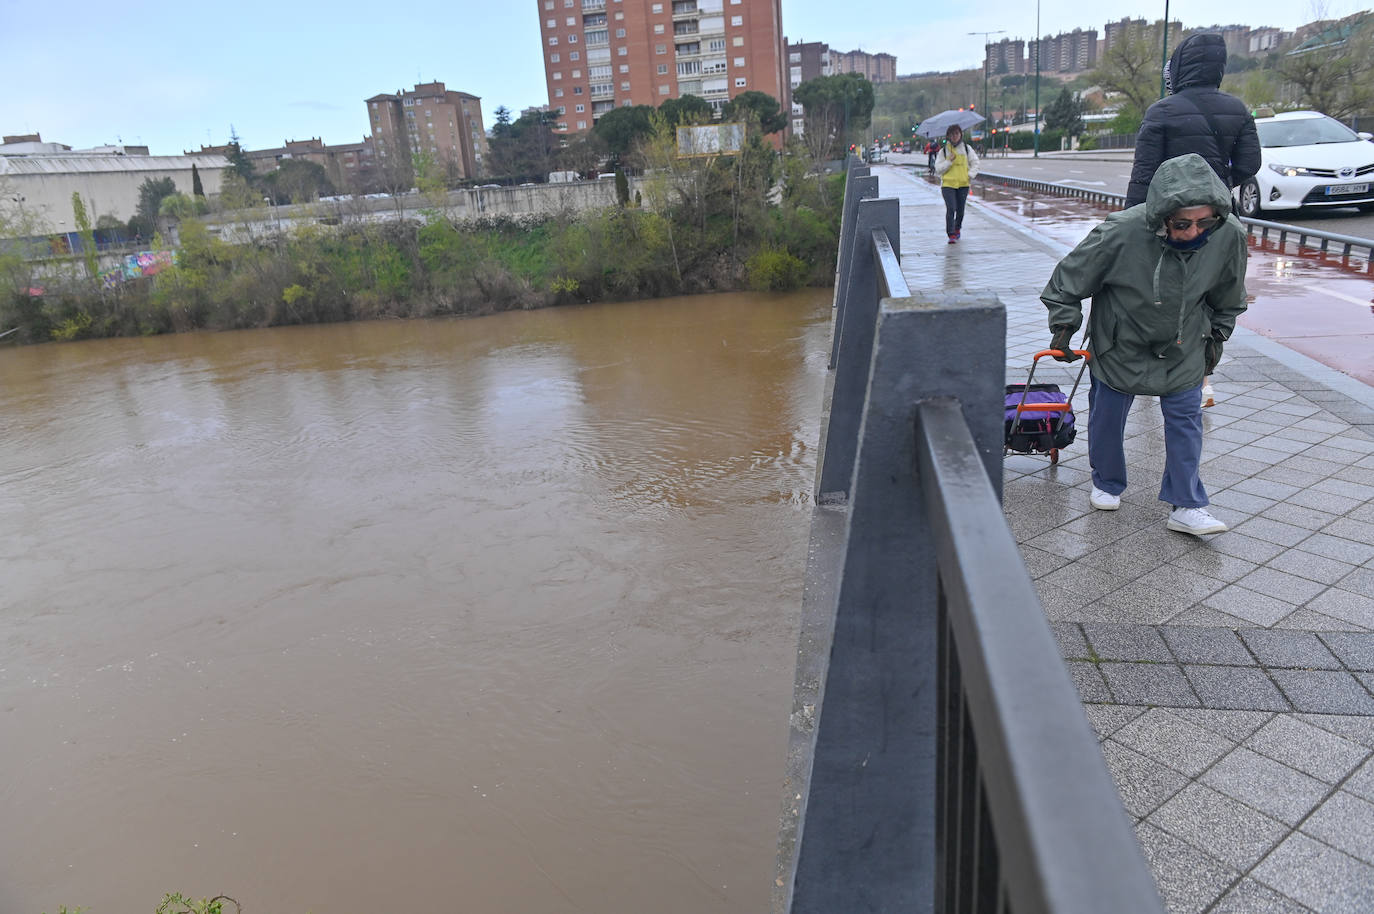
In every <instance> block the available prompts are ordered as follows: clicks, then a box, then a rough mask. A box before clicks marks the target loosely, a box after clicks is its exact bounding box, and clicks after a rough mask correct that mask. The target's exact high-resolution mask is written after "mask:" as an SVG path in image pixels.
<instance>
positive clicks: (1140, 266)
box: [1040, 153, 1246, 536]
mask: <svg viewBox="0 0 1374 914" xmlns="http://www.w3.org/2000/svg"><path fill="white" fill-rule="evenodd" d="M1230 212H1231V194H1230V191H1229V190H1228V189H1227V187H1226V185H1225V184H1224V183H1222V181H1221V179H1220V178H1218V177H1217V176H1216V173H1215V172H1213V171H1212V169H1211V168H1210V167H1209V166H1208V164H1207V162H1206V161H1205V160H1204V159H1203V158H1202V157H1201V156H1199V155H1196V154H1193V153H1190V154H1188V155H1185V156H1179V157H1176V158H1172V159H1168V160H1167V161H1165V162H1164V164H1163V165H1161V166H1160V167H1159V172H1158V173H1157V174H1156V175H1155V177H1154V180H1153V181H1152V182H1151V184H1150V190H1149V194H1148V196H1147V197H1146V200H1145V204H1144V205H1143V206H1133V207H1131V208H1130V209H1125V210H1122V211H1120V212H1116V213H1113V214H1112V215H1110V216H1108V217H1107V220H1106V221H1105V222H1103V223H1102V224H1101V225H1099V226H1098V227H1097V228H1095V229H1093V230H1092V232H1091V233H1090V234H1089V235H1088V237H1087V238H1085V239H1083V241H1082V242H1080V243H1079V245H1078V247H1076V248H1074V249H1073V250H1072V251H1071V252H1070V253H1069V254H1068V256H1067V257H1065V258H1064V259H1063V260H1062V261H1060V262H1059V266H1057V267H1055V270H1054V275H1053V276H1051V277H1050V281H1049V283H1047V284H1046V285H1045V288H1044V290H1043V291H1042V292H1041V293H1040V299H1041V301H1043V302H1044V303H1045V307H1046V308H1048V309H1049V324H1050V330H1051V332H1052V333H1053V336H1052V337H1051V341H1050V348H1051V349H1057V350H1060V352H1061V355H1057V356H1055V358H1056V359H1059V360H1060V361H1063V362H1071V361H1074V360H1075V359H1077V358H1078V356H1077V355H1075V354H1074V353H1073V351H1072V350H1071V349H1070V348H1069V347H1070V341H1071V340H1072V338H1073V334H1074V333H1075V332H1076V331H1077V330H1078V328H1079V326H1080V325H1081V324H1082V322H1083V299H1085V298H1091V299H1092V310H1091V311H1090V312H1089V315H1088V349H1089V351H1090V352H1091V354H1092V361H1091V362H1090V363H1089V366H1088V367H1089V369H1090V370H1091V372H1092V385H1091V387H1090V388H1089V390H1088V463H1089V465H1090V466H1091V468H1092V493H1091V494H1090V495H1089V497H1088V501H1089V504H1091V505H1092V507H1094V508H1096V509H1098V510H1100V511H1114V510H1116V509H1117V508H1119V507H1121V493H1122V492H1123V491H1124V490H1125V488H1126V467H1127V463H1126V455H1125V444H1124V437H1125V432H1126V418H1127V415H1128V414H1129V412H1130V409H1131V403H1132V401H1133V400H1134V399H1135V397H1137V396H1147V397H1158V398H1159V408H1160V412H1161V413H1163V417H1164V476H1163V479H1162V480H1161V482H1160V487H1159V499H1160V501H1163V502H1167V503H1168V504H1169V505H1171V506H1172V510H1171V511H1170V513H1169V519H1168V522H1167V527H1168V528H1169V529H1170V530H1177V531H1179V532H1182V533H1191V534H1193V535H1195V536H1201V535H1203V534H1208V533H1223V532H1225V530H1226V524H1224V523H1223V522H1221V521H1220V520H1217V518H1215V517H1213V516H1212V514H1211V513H1210V512H1208V511H1207V505H1208V498H1207V490H1206V489H1205V488H1204V487H1203V485H1202V480H1201V479H1200V478H1199V466H1200V464H1201V462H1202V379H1203V377H1204V376H1206V375H1209V374H1211V373H1212V369H1214V368H1215V367H1216V364H1217V362H1218V361H1219V360H1220V359H1221V351H1222V345H1223V344H1224V343H1225V342H1226V340H1228V339H1229V338H1230V336H1231V332H1232V331H1233V330H1234V329H1235V326H1236V318H1237V317H1238V316H1239V315H1240V314H1241V312H1243V311H1244V310H1245V259H1246V244H1245V228H1244V227H1243V226H1242V225H1241V224H1240V221H1239V220H1237V219H1236V218H1235V217H1234V216H1231V215H1229V214H1230Z"/></svg>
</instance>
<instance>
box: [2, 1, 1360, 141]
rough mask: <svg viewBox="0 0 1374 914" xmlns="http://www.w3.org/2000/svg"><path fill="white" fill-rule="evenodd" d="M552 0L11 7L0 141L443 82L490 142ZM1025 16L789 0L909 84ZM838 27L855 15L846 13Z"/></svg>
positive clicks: (1259, 19) (276, 111) (96, 135)
mask: <svg viewBox="0 0 1374 914" xmlns="http://www.w3.org/2000/svg"><path fill="white" fill-rule="evenodd" d="M1367 2H1368V0H1365V2H1352V0H1344V2H1342V0H1331V2H1327V3H1325V4H1315V3H1313V2H1311V0H1297V2H1287V0H1251V2H1248V3H1244V4H1240V3H1235V4H1230V3H1228V4H1225V6H1226V7H1227V8H1228V9H1230V10H1231V12H1228V13H1226V14H1224V15H1226V16H1228V17H1229V19H1228V20H1227V21H1234V22H1240V23H1243V24H1245V25H1249V26H1252V27H1256V26H1262V25H1264V26H1275V27H1278V28H1284V29H1293V28H1296V27H1297V26H1298V25H1301V24H1302V23H1304V22H1308V21H1311V20H1313V19H1315V18H1321V17H1322V15H1323V14H1324V15H1325V16H1326V17H1332V18H1334V17H1339V16H1344V15H1348V14H1349V13H1352V12H1355V11H1357V10H1360V9H1364V8H1365V7H1366V3H1367ZM1086 6H1087V4H1084V3H1082V2H1078V0H1042V2H1041V4H1040V7H1039V14H1040V30H1041V32H1042V33H1043V34H1046V35H1054V34H1057V33H1058V32H1061V31H1069V30H1071V29H1073V28H1075V27H1080V28H1093V29H1097V31H1098V33H1099V36H1100V35H1101V32H1102V26H1103V24H1104V23H1105V22H1108V21H1112V20H1117V19H1120V18H1121V17H1122V16H1130V17H1133V18H1134V17H1145V18H1149V19H1158V18H1160V17H1162V16H1163V15H1164V3H1163V2H1159V3H1157V4H1155V5H1153V6H1142V5H1141V4H1140V3H1138V2H1135V0H1102V2H1100V3H1094V4H1092V8H1093V10H1094V13H1093V16H1094V17H1095V18H1085V17H1084V14H1083V13H1082V10H1083V9H1085V7H1086ZM1220 6H1222V5H1221V4H1217V3H1215V2H1203V0H1175V2H1173V3H1172V4H1171V5H1170V6H1169V18H1170V19H1177V20H1180V21H1182V23H1183V25H1184V26H1185V27H1188V28H1194V27H1198V26H1205V25H1215V24H1224V23H1219V22H1218V19H1217V17H1218V15H1219V14H1218V13H1217V12H1216V10H1217V9H1218V8H1219V7H1220ZM541 7H542V4H541V3H540V2H539V0H515V2H509V0H496V2H494V3H489V2H483V3H481V4H478V3H474V2H470V0H469V2H463V0H459V2H457V3H454V2H451V0H450V2H442V3H441V2H436V0H412V2H407V3H400V4H396V5H395V6H391V5H389V4H377V3H366V4H364V3H355V2H352V0H337V2H334V3H330V4H323V3H300V2H292V0H284V2H283V0H276V2H265V0H237V2H233V3H227V4H208V3H176V4H173V3H152V2H146V0H129V2H124V3H110V2H107V0H106V2H100V3H95V2H92V0H71V2H67V3H64V4H60V5H57V6H54V5H51V4H41V3H33V2H24V0H0V61H4V73H5V79H4V84H3V89H2V90H0V133H3V134H21V133H41V134H42V135H43V139H44V140H48V141H55V142H60V143H66V144H68V145H70V146H72V147H74V148H82V147H88V146H95V145H99V144H102V143H116V142H120V141H122V142H125V143H137V144H142V145H147V146H149V147H151V152H153V153H154V154H155V155H171V154H177V153H180V152H182V151H184V150H188V149H189V150H194V149H197V148H198V147H199V145H200V144H202V143H204V144H217V143H224V142H226V141H227V140H228V138H229V130H230V125H233V127H234V128H235V129H236V130H237V132H238V135H239V137H240V139H241V140H242V141H243V144H244V145H245V146H246V147H247V148H250V149H255V148H264V147H271V146H279V145H281V144H282V143H283V141H285V140H287V139H307V138H309V137H312V136H318V137H321V138H322V139H323V140H324V141H325V142H326V143H352V142H357V141H359V140H361V139H362V138H363V135H364V134H365V133H366V131H367V117H366V111H365V109H364V106H363V99H365V98H367V97H369V96H371V95H375V94H377V93H378V92H394V91H396V90H397V89H405V88H410V87H411V86H413V85H414V84H415V83H416V82H428V81H430V80H439V81H441V82H444V83H446V84H447V85H448V87H449V88H451V89H458V90H461V91H464V92H470V93H472V94H473V95H477V96H480V97H481V99H482V113H483V115H484V116H485V118H486V122H487V126H490V125H491V123H492V122H493V120H494V119H495V116H494V112H495V111H496V108H497V107H498V106H500V105H505V106H506V107H508V108H510V109H511V110H512V111H514V112H516V113H518V112H519V111H520V109H522V108H525V107H529V106H532V105H537V104H543V103H545V102H547V101H548V99H547V98H546V97H545V96H544V76H543V67H542V64H541V57H540V37H539V14H540V12H541ZM1036 9H1037V7H1036V5H1035V3H1032V2H1030V0H869V2H867V3H863V4H855V5H852V6H850V5H845V4H840V3H836V2H835V0H783V7H782V12H783V27H784V31H785V32H786V34H787V37H788V39H789V40H790V41H823V42H826V43H828V44H829V45H830V47H831V48H832V49H834V50H840V51H850V50H855V49H861V50H864V51H868V52H870V53H879V52H883V53H888V54H894V55H896V57H897V72H898V73H915V72H923V71H928V70H957V69H967V68H971V67H977V66H978V65H979V64H980V63H981V62H982V59H983V41H984V39H983V36H982V35H970V34H968V33H969V32H982V31H989V32H995V31H998V30H1001V32H1002V34H996V35H993V36H991V40H992V41H997V40H1000V39H1001V38H1024V39H1028V40H1029V39H1031V38H1032V37H1033V36H1034V35H1035V31H1036ZM840 11H842V13H841V12H840Z"/></svg>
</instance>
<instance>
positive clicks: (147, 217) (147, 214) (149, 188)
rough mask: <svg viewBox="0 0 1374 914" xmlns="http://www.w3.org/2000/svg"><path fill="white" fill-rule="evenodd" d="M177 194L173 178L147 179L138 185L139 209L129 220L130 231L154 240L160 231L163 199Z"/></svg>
mask: <svg viewBox="0 0 1374 914" xmlns="http://www.w3.org/2000/svg"><path fill="white" fill-rule="evenodd" d="M176 192H177V185H176V182H175V181H173V180H172V179H171V178H145V179H144V181H143V183H142V184H140V185H138V209H137V211H136V212H135V214H134V217H133V218H132V219H130V220H129V231H131V232H133V233H134V234H136V235H142V236H143V237H144V238H152V237H153V234H154V233H155V232H157V230H158V221H157V217H158V213H159V207H160V206H161V205H162V198H163V197H169V196H171V195H172V194H174V193H176Z"/></svg>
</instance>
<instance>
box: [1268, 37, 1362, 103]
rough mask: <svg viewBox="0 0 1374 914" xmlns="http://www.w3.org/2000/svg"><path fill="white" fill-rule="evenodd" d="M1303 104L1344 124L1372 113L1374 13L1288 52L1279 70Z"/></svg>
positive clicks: (1314, 38) (1313, 38)
mask: <svg viewBox="0 0 1374 914" xmlns="http://www.w3.org/2000/svg"><path fill="white" fill-rule="evenodd" d="M1278 71H1279V75H1280V76H1281V77H1282V78H1283V79H1284V81H1286V82H1288V83H1290V84H1292V85H1293V86H1294V87H1295V88H1296V89H1297V97H1298V102H1299V104H1301V105H1303V106H1305V107H1309V108H1314V109H1316V110H1317V111H1320V112H1322V113H1323V114H1326V115H1329V116H1331V117H1334V118H1336V119H1337V120H1345V119H1347V118H1350V117H1352V116H1354V115H1358V114H1364V113H1367V112H1368V111H1369V110H1370V109H1371V108H1374V14H1371V13H1368V12H1365V13H1357V14H1356V15H1354V16H1350V17H1347V18H1346V19H1343V20H1341V21H1340V22H1335V23H1331V24H1330V25H1329V27H1328V28H1327V29H1325V30H1323V31H1322V32H1320V33H1318V34H1317V35H1315V36H1313V37H1312V38H1311V39H1309V40H1308V41H1307V42H1304V44H1303V45H1302V46H1300V47H1298V48H1295V49H1293V50H1292V51H1290V52H1288V53H1286V54H1284V55H1283V57H1282V58H1281V62H1280V63H1279V67H1278Z"/></svg>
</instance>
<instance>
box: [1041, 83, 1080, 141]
mask: <svg viewBox="0 0 1374 914" xmlns="http://www.w3.org/2000/svg"><path fill="white" fill-rule="evenodd" d="M1043 120H1044V122H1045V126H1046V127H1047V128H1048V129H1050V130H1062V131H1064V133H1065V134H1067V135H1068V136H1078V135H1079V134H1081V133H1082V132H1083V102H1082V100H1081V99H1079V98H1076V97H1075V96H1074V94H1073V93H1072V92H1070V91H1069V90H1068V88H1067V87H1065V88H1063V89H1060V90H1059V94H1058V95H1057V96H1055V98H1054V101H1052V102H1050V103H1049V104H1048V105H1046V106H1045V112H1044V116H1043Z"/></svg>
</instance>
